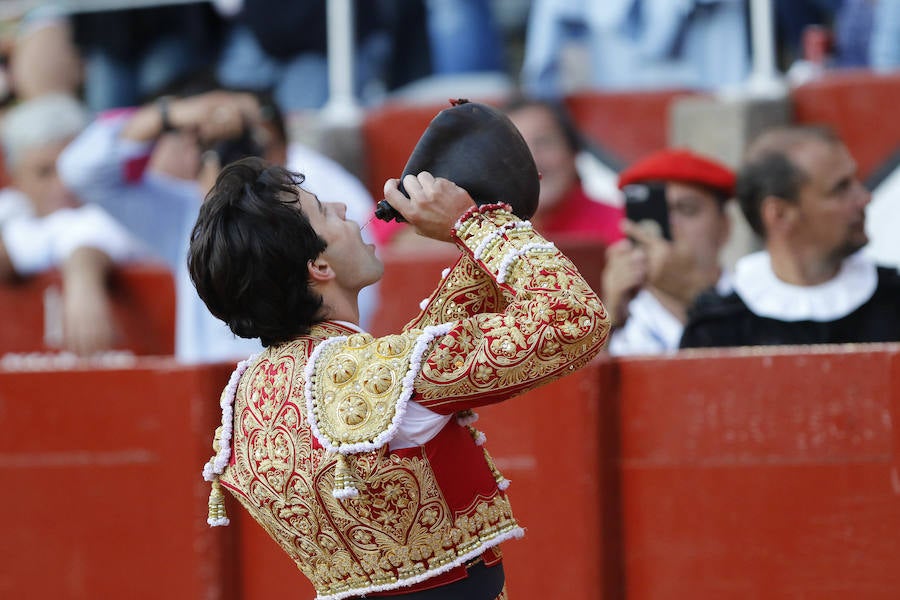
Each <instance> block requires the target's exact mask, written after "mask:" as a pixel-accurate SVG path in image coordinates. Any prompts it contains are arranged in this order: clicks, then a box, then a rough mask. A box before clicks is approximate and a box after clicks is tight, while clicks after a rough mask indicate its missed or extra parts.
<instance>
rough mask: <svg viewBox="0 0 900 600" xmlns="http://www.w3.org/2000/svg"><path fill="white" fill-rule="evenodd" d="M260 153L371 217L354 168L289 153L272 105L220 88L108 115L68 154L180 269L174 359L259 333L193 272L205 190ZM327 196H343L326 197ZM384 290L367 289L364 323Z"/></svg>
mask: <svg viewBox="0 0 900 600" xmlns="http://www.w3.org/2000/svg"><path fill="white" fill-rule="evenodd" d="M248 155H261V156H263V157H264V158H266V159H267V160H269V161H270V162H273V163H277V164H285V161H286V160H287V159H288V158H289V157H290V158H291V159H292V160H296V161H297V162H296V163H294V162H291V163H288V166H289V167H290V168H292V169H296V170H298V171H301V172H303V173H305V174H306V176H307V180H306V183H305V189H308V190H310V191H313V193H316V192H315V191H314V190H322V191H320V193H322V194H323V197H322V201H326V200H327V201H335V202H344V203H346V204H347V205H348V216H350V217H351V218H355V219H364V218H368V216H369V215H370V214H371V211H372V202H371V198H369V196H368V194H367V193H366V192H365V189H364V188H363V187H362V185H361V184H360V183H359V182H358V181H356V180H355V179H353V178H352V176H351V175H349V174H348V173H347V172H346V171H344V170H343V169H342V168H340V167H339V166H338V165H336V164H335V163H333V162H332V161H330V160H328V159H327V158H325V157H323V156H320V155H317V154H316V153H314V152H312V151H311V150H308V149H304V148H301V147H294V148H293V149H292V150H291V151H289V149H288V147H287V139H286V137H285V131H284V122H283V120H282V118H281V114H280V112H279V111H278V109H277V107H276V106H275V104H274V103H273V102H269V101H265V100H264V99H263V101H261V99H260V97H258V96H256V95H253V94H247V93H237V92H228V91H222V90H214V91H211V92H207V93H203V94H198V95H192V96H187V97H181V98H170V97H164V98H162V99H160V100H159V101H157V102H153V103H151V104H148V105H145V106H143V107H141V108H139V109H137V110H135V111H118V112H113V113H108V114H105V115H102V116H101V117H100V118H99V119H98V120H96V121H95V122H94V123H93V124H92V125H90V126H89V127H88V129H87V130H86V131H85V132H84V133H83V134H81V135H80V136H79V137H78V138H77V139H76V140H75V141H74V142H73V143H72V144H71V145H70V146H69V148H67V150H66V151H65V153H64V154H63V155H62V156H61V158H60V163H59V166H60V169H61V172H62V176H63V179H64V180H65V181H66V183H67V184H68V185H70V186H71V187H72V188H73V189H76V190H78V191H79V192H80V193H81V194H82V196H83V197H84V198H86V199H90V200H91V201H92V202H97V203H99V204H100V205H102V206H103V207H105V208H106V209H107V210H108V211H109V212H110V213H111V214H112V215H113V216H114V217H116V218H117V219H118V220H119V221H121V222H122V223H123V224H124V225H125V226H126V227H127V228H128V229H130V230H131V231H132V232H133V233H134V234H135V235H137V236H138V237H140V238H141V239H142V240H144V241H145V242H146V243H147V244H148V245H149V246H150V247H152V248H153V249H154V250H155V251H156V252H157V253H159V254H160V255H161V256H162V257H163V258H164V260H165V261H166V263H167V264H168V265H169V266H170V268H171V269H172V270H173V273H174V276H175V284H176V294H177V298H176V301H177V315H176V356H177V357H178V358H179V359H181V360H184V361H187V362H206V361H218V360H234V359H236V358H246V357H247V356H248V355H249V354H250V353H251V352H255V351H258V350H259V349H260V348H261V345H260V342H259V340H245V339H239V338H236V337H235V336H234V335H233V334H232V333H231V331H230V330H229V329H228V327H227V326H226V325H225V324H224V323H222V322H221V321H219V320H218V319H216V318H215V317H213V316H212V314H210V313H209V311H208V310H207V308H206V306H205V305H204V304H203V303H202V301H201V300H200V298H199V297H198V296H197V294H196V292H195V290H194V288H193V285H192V284H191V281H190V276H189V274H188V270H187V262H186V261H187V249H188V243H189V240H190V235H191V230H192V228H193V226H194V222H195V221H196V219H197V214H198V212H199V210H200V205H201V203H202V201H203V197H204V195H205V194H206V192H207V191H208V190H209V189H210V187H211V186H212V184H213V182H214V181H215V177H216V176H217V174H218V171H219V169H220V167H221V166H223V165H224V164H226V163H228V162H230V161H231V160H236V159H237V158H240V157H242V156H248ZM324 190H327V191H328V193H336V194H341V196H340V197H330V196H325V195H324V194H325V191H324ZM375 293H376V292H374V291H373V292H370V293H369V295H368V296H365V295H362V294H361V295H360V307H361V309H360V310H361V315H360V318H361V322H363V323H365V322H366V320H367V318H368V317H369V316H370V315H371V312H372V311H373V310H374V303H375V301H376V298H377V296H375V295H374V294H375Z"/></svg>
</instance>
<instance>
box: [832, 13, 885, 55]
mask: <svg viewBox="0 0 900 600" xmlns="http://www.w3.org/2000/svg"><path fill="white" fill-rule="evenodd" d="M878 2H879V0H843V3H842V5H841V7H840V9H839V10H838V13H837V16H836V17H835V20H834V65H833V66H835V67H845V68H852V67H868V66H869V62H870V57H869V46H870V43H871V39H872V24H873V23H872V18H873V16H874V12H875V6H876V5H877V4H878Z"/></svg>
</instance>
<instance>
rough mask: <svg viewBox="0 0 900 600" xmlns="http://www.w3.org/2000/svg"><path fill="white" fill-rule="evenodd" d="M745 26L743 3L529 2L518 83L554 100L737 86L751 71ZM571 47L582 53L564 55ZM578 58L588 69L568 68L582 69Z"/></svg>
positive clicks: (739, 0)
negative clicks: (585, 90) (589, 91)
mask: <svg viewBox="0 0 900 600" xmlns="http://www.w3.org/2000/svg"><path fill="white" fill-rule="evenodd" d="M747 29H748V28H747V6H746V1H745V0H679V1H677V2H672V1H671V0H585V1H584V2H569V1H566V0H536V1H535V2H534V4H533V5H532V10H531V15H530V17H529V22H528V32H527V38H526V41H525V58H524V64H523V66H522V82H523V85H524V86H525V88H526V89H527V90H528V91H529V93H531V94H533V95H537V96H543V97H547V96H552V97H559V96H560V95H562V94H564V93H566V92H568V91H571V89H572V87H573V86H574V87H591V88H599V89H606V90H628V89H659V88H691V89H703V90H711V89H717V88H721V87H723V86H728V85H736V84H739V83H740V82H742V81H743V80H744V78H745V77H746V75H747V73H748V72H749V68H750V57H749V43H748V33H747ZM575 48H581V49H583V51H582V53H581V54H580V55H579V56H578V57H577V58H576V57H567V51H571V50H572V49H575ZM567 58H569V60H567ZM585 61H587V63H588V65H589V68H588V72H587V73H571V72H567V71H576V70H579V69H583V63H584V62H585ZM573 75H574V81H569V80H572V79H573ZM579 78H584V79H586V81H578V79H579Z"/></svg>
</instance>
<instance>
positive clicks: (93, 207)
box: [0, 0, 900, 362]
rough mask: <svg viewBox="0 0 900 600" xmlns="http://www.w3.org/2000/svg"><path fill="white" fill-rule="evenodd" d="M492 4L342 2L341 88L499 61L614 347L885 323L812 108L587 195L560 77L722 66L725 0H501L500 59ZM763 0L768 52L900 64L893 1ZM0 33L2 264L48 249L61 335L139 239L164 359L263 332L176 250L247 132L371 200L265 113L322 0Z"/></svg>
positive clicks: (839, 158) (318, 24)
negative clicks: (163, 309)
mask: <svg viewBox="0 0 900 600" xmlns="http://www.w3.org/2000/svg"><path fill="white" fill-rule="evenodd" d="M75 4H76V5H77V3H75ZM499 4H500V3H498V2H490V1H489V0H464V1H463V0H429V1H426V0H380V1H376V2H356V3H354V6H355V8H356V10H355V22H354V32H355V44H356V45H355V65H356V71H355V79H354V81H355V89H356V95H357V97H358V99H359V100H360V102H361V103H362V105H363V106H364V107H375V106H378V105H379V104H380V103H383V102H385V101H386V100H387V99H389V98H391V94H393V93H398V92H400V91H402V90H403V88H404V86H410V85H413V84H416V83H417V82H421V81H423V80H427V79H429V78H437V77H443V76H448V75H458V74H491V75H496V76H497V77H499V78H501V79H504V78H505V79H506V80H508V81H510V82H515V83H516V84H518V88H519V91H517V92H516V93H510V94H508V95H507V96H506V97H505V98H492V100H499V101H501V106H502V108H503V109H504V112H505V113H506V114H507V115H508V117H509V118H510V120H511V121H512V122H513V124H515V126H516V127H517V128H518V129H519V131H520V132H521V134H522V136H523V138H524V140H525V141H526V143H527V144H528V146H529V148H530V150H531V152H532V155H533V156H534V159H535V162H536V164H537V167H538V170H539V171H540V173H541V177H542V180H541V193H540V204H539V209H538V212H537V213H536V214H535V216H534V217H533V219H532V222H533V224H534V225H535V227H536V229H538V230H539V231H540V232H541V233H542V234H544V235H545V236H547V237H548V238H549V239H551V240H555V239H557V238H559V239H571V238H579V239H589V240H593V241H595V242H597V243H598V244H599V245H600V246H602V247H604V248H606V266H605V271H604V274H603V289H602V290H601V294H600V295H601V298H602V299H603V300H604V302H605V304H606V306H607V309H608V310H609V312H610V315H611V318H612V321H613V324H614V326H615V330H614V333H613V335H612V336H611V342H610V345H609V350H610V352H611V353H613V354H618V355H625V354H648V353H649V354H655V353H664V352H671V351H675V350H677V349H678V348H679V347H699V346H717V347H721V346H743V345H760V344H786V343H836V342H859V341H892V340H894V341H896V340H900V318H898V313H897V310H896V306H898V303H900V276H898V274H897V271H896V269H895V268H894V269H891V268H885V267H878V266H876V265H875V264H874V263H873V262H872V261H871V260H870V259H868V258H867V257H866V256H865V255H864V254H863V253H862V252H861V249H862V248H863V247H864V246H865V245H866V243H867V241H868V239H867V236H866V230H865V215H866V206H867V204H868V203H869V200H870V195H869V192H868V191H867V190H866V189H865V188H864V187H863V185H862V184H861V183H860V181H859V178H858V176H857V174H856V167H855V162H854V159H853V157H852V156H851V154H850V152H849V150H848V149H847V147H846V145H845V144H844V142H843V141H842V140H841V139H840V138H839V137H837V135H836V134H834V133H833V132H832V131H830V130H828V129H824V128H783V129H778V130H773V131H769V132H766V133H764V134H763V135H762V136H761V137H760V138H759V139H758V140H757V141H756V142H754V143H753V144H751V145H750V146H749V147H748V149H747V153H746V156H745V158H744V159H743V161H742V163H741V164H740V165H737V167H736V168H735V169H732V168H730V167H729V166H728V165H725V164H722V163H721V162H719V161H718V160H716V159H715V158H713V157H710V156H704V155H702V154H699V153H696V152H692V151H689V150H686V149H672V148H667V149H659V151H658V152H655V153H653V154H650V155H648V156H646V157H643V158H642V159H640V160H638V161H635V162H633V163H632V164H630V165H625V166H624V167H625V168H624V169H623V170H622V171H621V173H620V174H619V178H618V187H619V188H621V190H622V192H621V193H617V194H611V195H610V196H609V197H596V195H592V193H591V192H590V191H589V189H588V188H589V186H587V185H586V184H585V177H586V176H585V173H584V172H583V169H582V168H581V167H580V166H579V162H578V157H579V156H585V155H588V156H592V153H591V149H590V148H588V147H587V146H586V145H585V144H584V139H583V137H582V136H581V135H579V133H578V131H577V130H576V128H575V126H574V125H573V123H572V121H571V119H570V117H569V116H568V115H567V114H566V111H565V109H564V105H563V103H561V102H559V100H560V99H561V98H563V97H564V96H565V95H566V94H567V93H569V92H571V91H572V90H574V89H578V87H579V86H582V87H588V88H591V89H601V90H647V89H692V90H703V91H711V90H716V89H723V88H734V87H736V86H739V85H740V84H741V82H742V81H744V80H745V79H746V77H747V75H748V73H749V70H750V44H749V37H750V36H749V17H748V10H749V6H748V3H747V2H746V1H744V0H679V1H678V2H671V1H670V0H615V1H613V0H602V1H587V0H586V1H584V2H579V3H572V2H563V1H559V0H534V1H533V2H531V3H527V2H522V3H520V4H522V5H524V6H525V10H520V11H519V12H518V13H517V14H518V15H520V23H519V25H520V27H521V32H522V35H521V42H522V47H521V50H522V58H521V65H522V68H521V72H514V69H513V65H514V64H516V60H515V58H514V57H511V56H510V52H509V48H510V40H509V37H508V36H509V35H510V32H511V31H514V30H515V29H516V27H515V25H513V26H510V25H509V23H505V24H504V23H503V19H502V18H498V10H499V8H498V5H499ZM774 7H775V17H776V33H777V36H778V42H779V44H778V48H779V55H778V56H779V61H780V66H781V68H782V69H783V70H785V71H790V70H791V67H792V66H793V67H794V72H795V73H796V72H798V71H800V70H802V68H798V67H797V65H798V64H799V65H801V67H802V65H804V64H809V63H816V64H817V65H818V66H821V67H823V68H828V67H838V66H840V67H871V68H873V69H878V70H889V69H892V68H897V67H900V35H897V33H898V32H900V1H895V0H858V1H857V0H819V1H812V0H809V1H804V2H796V1H794V0H776V1H775V2H774ZM525 15H527V20H526V19H525ZM299 31H303V32H304V35H298V34H297V32H299ZM0 36H2V39H0V51H2V52H3V53H4V56H3V59H4V61H3V66H4V71H3V74H2V78H0V79H2V81H0V83H3V85H0V93H2V92H3V91H4V90H5V92H6V97H5V99H4V100H3V108H2V112H0V115H2V123H0V132H2V133H0V141H2V159H3V162H2V165H3V168H2V170H0V171H2V174H3V183H4V184H5V187H4V188H3V190H2V191H0V280H3V281H6V282H9V281H14V280H15V279H16V278H23V277H28V276H30V275H32V274H34V273H37V272H41V271H43V270H47V269H54V268H55V269H58V270H59V272H60V274H61V276H62V280H63V284H64V286H63V287H64V316H65V327H66V330H65V336H64V337H65V342H64V349H66V350H69V351H72V352H75V353H78V354H91V353H95V352H98V351H103V350H107V349H110V348H113V347H114V346H115V344H116V331H115V326H114V322H113V320H112V317H111V313H110V309H109V300H108V297H107V294H108V291H107V283H106V282H107V277H108V274H109V272H110V270H111V269H114V268H116V265H122V264H126V263H129V262H134V261H157V262H158V263H160V264H162V265H165V266H166V267H167V268H168V269H170V271H171V273H172V276H173V278H174V280H175V282H176V296H177V298H176V301H177V315H176V348H175V355H176V357H177V358H179V359H180V360H183V361H187V362H207V361H219V360H234V359H240V358H243V357H246V356H247V355H248V354H250V353H251V352H253V351H255V350H257V349H258V348H259V345H260V344H259V341H258V340H245V339H242V338H238V337H236V336H234V335H233V334H232V333H231V332H230V331H229V330H228V329H227V327H226V326H225V325H224V324H223V323H222V322H220V321H219V320H217V319H216V318H215V317H213V315H212V314H211V313H210V312H209V311H208V310H207V308H206V306H205V305H204V304H203V303H202V302H201V300H200V299H199V297H198V296H197V294H196V292H195V290H194V288H193V286H192V284H191V281H190V275H189V273H188V270H187V262H186V253H187V248H188V243H189V241H190V238H191V231H192V227H193V224H194V222H195V221H196V218H197V214H198V211H199V208H200V205H201V203H202V201H203V198H204V196H205V194H206V192H207V191H208V190H209V189H210V188H211V187H212V185H213V183H214V182H215V178H216V176H217V174H218V172H219V170H220V169H221V168H222V167H223V166H224V165H225V164H226V163H228V162H230V161H231V160H233V159H235V158H238V157H241V156H245V155H259V156H262V157H264V158H266V159H267V160H269V161H271V162H273V163H276V164H280V165H285V166H287V167H288V168H289V169H291V170H294V171H297V172H300V173H303V174H304V175H305V182H304V184H303V185H304V187H305V189H307V190H309V191H311V192H313V193H315V194H317V195H318V197H319V199H320V200H321V201H323V202H341V203H344V204H346V207H347V216H348V218H351V219H353V220H356V221H357V222H359V223H360V224H361V225H362V224H364V223H366V222H367V221H369V219H370V216H371V214H372V210H373V207H374V205H375V203H374V201H373V198H372V197H371V195H370V194H369V192H367V191H366V189H365V188H364V187H363V185H362V184H361V183H360V181H359V180H358V179H356V177H355V176H353V175H351V174H350V173H349V172H348V171H347V170H346V169H345V168H344V167H343V166H341V165H340V164H338V163H337V162H335V161H333V160H332V159H330V158H328V157H326V156H325V155H323V154H322V153H320V152H318V151H316V150H315V149H313V148H311V147H308V146H305V145H303V144H300V143H299V142H298V141H296V140H294V139H292V136H291V135H290V133H289V131H290V130H289V129H288V128H287V127H286V125H285V115H289V116H290V115H294V114H297V113H298V112H302V111H315V110H317V109H320V108H322V107H323V106H324V105H325V104H326V102H327V100H328V77H329V74H328V59H327V52H326V5H325V2H322V1H312V0H310V1H298V0H214V1H212V2H195V3H187V4H174V5H169V4H165V5H163V4H162V3H161V5H159V6H147V7H144V8H136V9H121V10H110V11H102V12H87V11H86V12H75V13H72V14H66V13H63V12H61V11H60V10H59V9H58V8H57V7H55V5H54V4H53V3H47V4H41V5H40V6H37V7H36V8H33V9H32V10H29V11H28V12H27V13H24V14H22V15H19V16H18V17H17V18H16V19H15V20H14V22H11V23H6V24H5V26H4V28H3V29H0ZM810 72H811V71H809V70H807V71H806V72H805V73H806V75H805V76H808V75H809V73H810ZM510 89H512V88H510ZM397 175H399V173H398V174H397ZM651 198H655V199H656V200H657V201H658V202H660V204H659V206H658V207H659V208H660V210H661V214H662V215H663V217H662V219H663V221H661V222H657V223H656V227H654V226H653V225H652V224H649V223H648V222H647V221H646V220H645V221H643V222H636V220H635V219H634V218H633V215H631V214H630V213H629V208H635V206H636V205H630V204H629V203H631V202H635V203H637V202H640V201H641V200H649V199H651ZM733 198H737V201H738V202H739V204H740V207H741V209H742V211H743V213H744V215H745V217H746V219H747V221H748V222H749V223H750V225H751V226H752V227H753V229H754V230H755V232H756V233H757V234H758V235H759V236H760V238H761V239H762V240H763V244H764V250H763V251H761V252H758V253H754V254H751V255H748V256H746V257H744V258H742V259H741V260H740V261H738V263H737V264H736V266H735V268H734V271H733V272H732V271H731V270H730V269H727V268H723V267H722V264H721V261H720V252H721V250H722V247H723V246H724V245H725V243H726V242H727V240H728V236H729V232H730V221H729V219H728V216H727V214H726V210H725V208H726V206H727V205H728V203H729V202H732V201H733V200H732V199H733ZM647 206H649V205H647ZM626 217H629V218H626ZM650 220H652V219H650ZM363 232H364V235H366V236H371V240H372V241H377V244H378V245H379V246H388V245H400V244H413V245H415V244H422V243H423V238H420V237H417V236H415V234H414V232H412V231H410V230H409V228H407V227H404V226H402V225H398V224H396V223H383V222H380V221H376V222H375V223H373V225H372V226H371V227H367V228H364V230H363ZM432 243H439V242H432ZM7 285H9V284H7ZM377 302H378V293H377V290H375V289H369V290H367V291H365V292H364V295H363V296H362V297H361V303H360V308H361V314H360V320H361V323H362V325H363V327H366V325H367V324H368V323H369V322H370V319H371V318H372V315H373V314H374V310H375V307H376V304H377Z"/></svg>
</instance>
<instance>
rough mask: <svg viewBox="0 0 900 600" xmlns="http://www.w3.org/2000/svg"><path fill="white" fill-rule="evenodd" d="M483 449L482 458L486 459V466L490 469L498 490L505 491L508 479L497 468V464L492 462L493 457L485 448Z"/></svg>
mask: <svg viewBox="0 0 900 600" xmlns="http://www.w3.org/2000/svg"><path fill="white" fill-rule="evenodd" d="M483 451H484V460H486V461H487V464H488V467H489V468H490V469H491V474H492V475H493V476H494V481H496V482H497V487H498V488H499V489H500V491H505V490H506V488H508V487H509V479H507V478H506V477H504V476H503V473H501V472H500V469H498V468H497V465H496V464H494V459H493V457H491V455H490V454H489V453H488V451H487V448H483Z"/></svg>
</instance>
